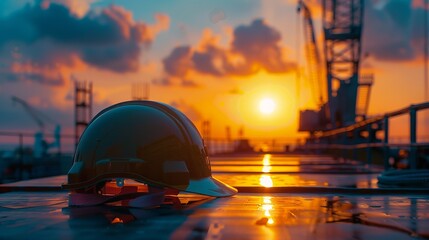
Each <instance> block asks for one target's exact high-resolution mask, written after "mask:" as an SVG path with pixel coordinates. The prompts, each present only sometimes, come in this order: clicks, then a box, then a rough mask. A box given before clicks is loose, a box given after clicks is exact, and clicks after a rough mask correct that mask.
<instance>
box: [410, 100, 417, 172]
mask: <svg viewBox="0 0 429 240" xmlns="http://www.w3.org/2000/svg"><path fill="white" fill-rule="evenodd" d="M416 130H417V111H416V109H415V108H414V107H413V106H411V107H410V156H409V159H410V168H411V169H416V168H417V148H416V146H415V143H416V139H417V135H416Z"/></svg>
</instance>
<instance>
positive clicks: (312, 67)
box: [297, 0, 324, 104]
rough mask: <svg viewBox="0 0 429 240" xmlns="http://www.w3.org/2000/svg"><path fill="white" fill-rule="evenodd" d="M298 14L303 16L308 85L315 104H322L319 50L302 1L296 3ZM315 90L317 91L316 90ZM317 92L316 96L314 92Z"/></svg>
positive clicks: (309, 13) (321, 73)
mask: <svg viewBox="0 0 429 240" xmlns="http://www.w3.org/2000/svg"><path fill="white" fill-rule="evenodd" d="M297 11H298V13H300V12H302V14H303V16H304V36H305V55H306V58H307V65H308V73H309V78H310V83H311V84H312V88H313V89H312V94H313V98H314V100H315V102H316V103H318V104H322V103H323V101H324V99H323V89H322V82H323V80H322V76H323V72H322V71H323V70H324V69H323V67H322V60H321V57H320V53H319V49H318V47H317V41H316V34H315V33H314V24H313V18H312V16H311V12H310V9H308V7H307V5H306V4H305V3H304V1H303V0H300V1H299V2H298V7H297ZM316 89H317V90H316ZM317 91H318V96H316V92H317Z"/></svg>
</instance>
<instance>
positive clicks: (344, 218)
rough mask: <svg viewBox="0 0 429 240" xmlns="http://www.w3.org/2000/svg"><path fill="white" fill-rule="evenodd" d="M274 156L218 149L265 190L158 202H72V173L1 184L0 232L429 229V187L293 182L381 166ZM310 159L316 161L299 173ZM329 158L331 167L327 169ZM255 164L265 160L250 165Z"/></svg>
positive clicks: (234, 179) (224, 162)
mask: <svg viewBox="0 0 429 240" xmlns="http://www.w3.org/2000/svg"><path fill="white" fill-rule="evenodd" d="M269 158H270V159H269V163H268V161H267V156H266V155H259V156H253V157H249V156H248V157H222V158H213V159H212V169H213V172H214V173H213V175H214V176H215V177H217V178H218V179H221V180H222V181H225V182H227V183H229V184H231V185H233V186H237V187H242V188H241V189H246V188H245V187H254V188H256V189H260V190H261V191H260V192H252V193H249V192H243V191H240V192H239V193H238V194H237V195H235V196H233V197H228V198H218V199H215V198H209V197H201V196H195V195H190V194H180V195H179V197H180V198H181V202H182V204H181V205H171V204H163V205H161V206H159V207H156V208H151V209H141V208H130V207H120V206H96V207H68V193H67V192H66V191H61V190H60V189H59V188H57V187H58V186H59V185H60V184H61V183H62V182H64V181H65V177H64V176H59V177H53V178H45V179H38V180H30V181H25V182H24V181H23V182H19V183H14V184H8V185H0V190H2V189H3V192H4V193H2V194H0V239H42V238H43V239H77V238H79V239H94V238H97V239H98V238H104V239H154V238H159V239H380V238H386V239H387V238H390V239H424V238H429V227H428V226H429V194H418V193H415V194H412V193H411V194H407V195H401V194H383V193H380V194H377V193H372V194H359V193H358V192H356V193H354V194H343V193H335V192H333V193H329V194H327V193H324V194H320V193H311V192H308V193H294V192H287V189H288V188H287V187H288V186H295V187H300V186H303V187H306V186H307V187H308V186H318V187H324V188H331V187H332V188H333V189H335V187H350V188H353V189H356V190H359V189H365V188H372V189H374V190H377V184H376V176H377V174H376V173H375V172H376V171H379V170H380V169H379V168H376V167H368V166H365V165H362V164H359V163H357V162H343V163H342V165H344V166H345V165H347V166H348V167H350V169H349V170H348V171H351V169H353V168H352V166H356V172H355V174H353V173H352V172H348V173H347V174H340V173H338V166H337V165H335V160H333V159H330V158H325V157H320V159H318V158H317V157H314V156H313V157H310V156H302V157H301V158H300V157H299V156H298V157H292V156H291V157H290V159H289V156H275V155H273V156H271V155H270V156H269ZM264 159H265V160H264ZM319 160H320V162H319V163H320V165H318V164H317V162H318V161H319ZM264 161H265V164H264ZM300 163H302V164H300ZM252 164H253V165H252ZM258 164H259V165H258ZM285 165H293V166H291V167H297V168H298V169H297V170H296V171H295V172H292V171H288V173H278V172H276V173H272V172H271V169H270V171H263V169H262V168H263V167H264V166H269V167H271V168H274V169H275V168H276V167H277V166H278V167H285ZM302 165H305V166H312V165H316V166H317V167H316V168H313V169H311V171H308V169H306V173H300V169H301V167H302ZM330 165H332V167H333V168H334V170H332V172H330V171H328V170H320V169H323V168H324V167H326V168H327V166H330ZM227 166H234V168H237V169H236V170H237V172H236V173H233V172H230V171H229V168H228V167H227ZM249 166H250V167H252V168H253V167H259V168H260V169H261V170H260V171H259V172H258V171H255V172H252V171H249ZM217 167H220V168H217ZM224 168H227V169H228V171H223V170H222V169H224ZM344 168H345V167H344ZM279 171H280V170H279ZM363 171H367V172H368V173H366V174H365V173H363ZM274 187H286V188H284V189H285V192H282V193H269V194H267V193H263V192H264V190H265V189H270V188H274ZM239 189H240V188H239ZM6 190H7V191H8V192H6ZM184 199H185V200H186V201H185V200H184Z"/></svg>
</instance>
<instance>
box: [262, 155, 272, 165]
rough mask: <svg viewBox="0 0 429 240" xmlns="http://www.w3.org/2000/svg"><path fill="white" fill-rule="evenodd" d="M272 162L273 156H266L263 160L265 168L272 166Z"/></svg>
mask: <svg viewBox="0 0 429 240" xmlns="http://www.w3.org/2000/svg"><path fill="white" fill-rule="evenodd" d="M270 160H271V154H265V155H264V159H262V164H263V165H264V166H270V165H271V163H270Z"/></svg>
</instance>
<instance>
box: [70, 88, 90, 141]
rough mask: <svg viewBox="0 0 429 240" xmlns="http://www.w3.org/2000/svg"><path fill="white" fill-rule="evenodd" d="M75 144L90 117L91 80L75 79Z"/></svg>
mask: <svg viewBox="0 0 429 240" xmlns="http://www.w3.org/2000/svg"><path fill="white" fill-rule="evenodd" d="M74 112H75V146H77V144H78V143H79V138H80V136H81V135H82V133H83V131H84V130H85V128H86V127H87V126H88V124H89V122H90V121H91V119H92V82H87V81H82V82H79V81H75V111H74Z"/></svg>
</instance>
